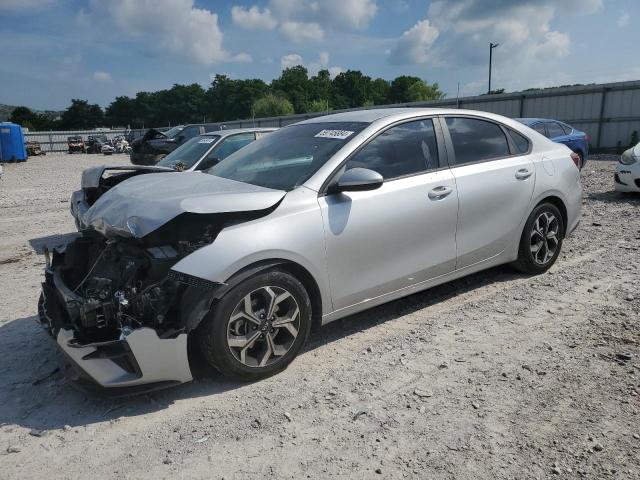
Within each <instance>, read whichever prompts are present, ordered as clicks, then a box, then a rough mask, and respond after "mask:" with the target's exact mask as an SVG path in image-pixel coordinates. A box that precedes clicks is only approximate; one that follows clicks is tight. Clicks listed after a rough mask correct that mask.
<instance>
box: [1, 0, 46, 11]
mask: <svg viewBox="0 0 640 480" xmlns="http://www.w3.org/2000/svg"><path fill="white" fill-rule="evenodd" d="M55 1H56V0H2V1H0V11H11V12H20V11H22V12H24V11H28V10H42V9H43V8H45V7H51V6H52V5H53V4H54V3H55Z"/></svg>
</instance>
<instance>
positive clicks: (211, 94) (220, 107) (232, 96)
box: [206, 75, 269, 121]
mask: <svg viewBox="0 0 640 480" xmlns="http://www.w3.org/2000/svg"><path fill="white" fill-rule="evenodd" d="M268 90H269V87H268V86H267V84H266V83H264V82H263V81H262V80H260V79H249V80H232V79H230V78H229V77H227V76H226V75H216V76H215V78H214V79H213V81H212V82H211V87H209V89H208V90H207V94H206V99H207V100H206V103H207V118H210V119H211V120H213V121H224V120H237V119H243V118H249V117H251V115H252V108H253V104H254V103H255V102H256V100H258V99H259V98H262V97H263V96H264V95H266V93H267V91H268Z"/></svg>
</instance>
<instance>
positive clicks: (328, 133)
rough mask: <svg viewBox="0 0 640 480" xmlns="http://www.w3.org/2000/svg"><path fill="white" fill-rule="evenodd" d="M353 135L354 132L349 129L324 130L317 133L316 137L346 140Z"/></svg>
mask: <svg viewBox="0 0 640 480" xmlns="http://www.w3.org/2000/svg"><path fill="white" fill-rule="evenodd" d="M351 135H353V132H350V131H349V130H322V131H321V132H319V133H317V134H316V135H315V137H318V138H337V139H338V140H344V139H345V138H349V137H350V136H351Z"/></svg>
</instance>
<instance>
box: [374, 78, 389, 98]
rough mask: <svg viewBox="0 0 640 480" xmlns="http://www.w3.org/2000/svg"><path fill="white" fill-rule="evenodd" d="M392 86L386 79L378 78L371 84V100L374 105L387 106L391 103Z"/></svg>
mask: <svg viewBox="0 0 640 480" xmlns="http://www.w3.org/2000/svg"><path fill="white" fill-rule="evenodd" d="M390 91H391V85H390V84H389V82H388V81H387V80H385V79H384V78H376V79H375V80H374V81H372V82H371V100H372V101H373V104H374V105H385V104H387V103H391V102H390V100H389V93H390Z"/></svg>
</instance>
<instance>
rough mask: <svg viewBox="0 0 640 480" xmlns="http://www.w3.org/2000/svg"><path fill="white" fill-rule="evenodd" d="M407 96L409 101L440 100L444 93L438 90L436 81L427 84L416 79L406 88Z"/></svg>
mask: <svg viewBox="0 0 640 480" xmlns="http://www.w3.org/2000/svg"><path fill="white" fill-rule="evenodd" d="M407 98H408V99H409V101H410V102H424V101H427V100H440V99H442V98H444V93H443V92H441V91H440V87H439V86H438V84H437V83H433V84H431V85H429V84H427V83H426V82H424V81H423V80H418V81H417V82H415V83H414V84H413V85H411V86H410V87H409V88H408V90H407Z"/></svg>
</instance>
